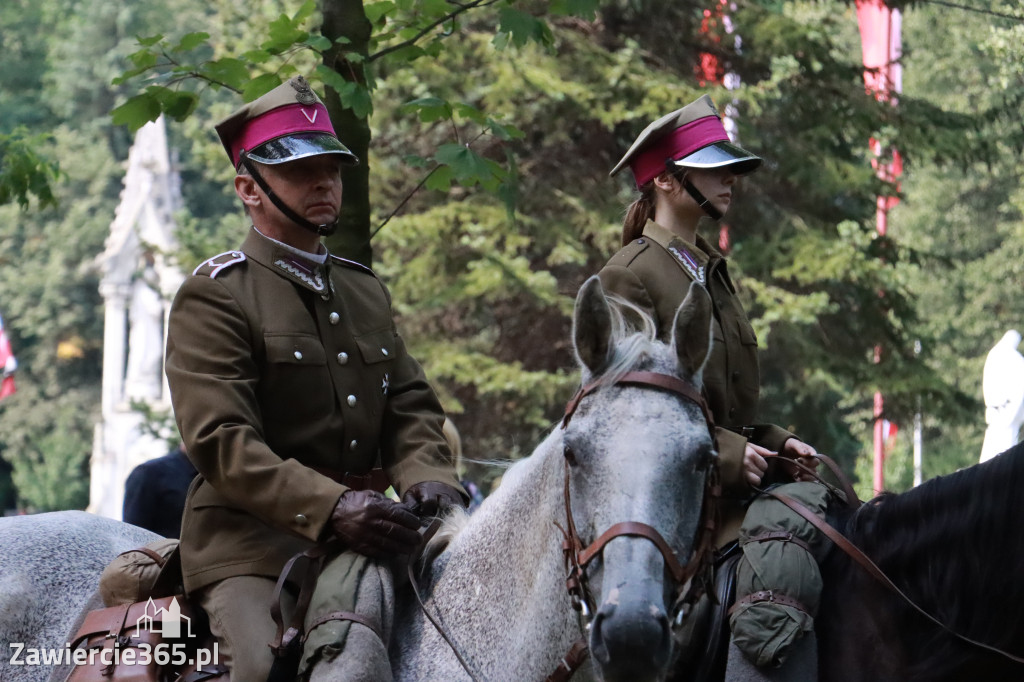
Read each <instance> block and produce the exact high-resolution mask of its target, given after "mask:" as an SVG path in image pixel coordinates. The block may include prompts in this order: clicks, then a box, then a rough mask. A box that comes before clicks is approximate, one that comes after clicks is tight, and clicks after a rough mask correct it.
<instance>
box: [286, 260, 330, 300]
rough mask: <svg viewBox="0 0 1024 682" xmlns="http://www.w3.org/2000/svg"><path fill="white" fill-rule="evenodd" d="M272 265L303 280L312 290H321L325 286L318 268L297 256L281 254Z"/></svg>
mask: <svg viewBox="0 0 1024 682" xmlns="http://www.w3.org/2000/svg"><path fill="white" fill-rule="evenodd" d="M274 265H276V266H277V267H279V268H281V269H282V270H284V271H285V272H287V273H288V274H289V275H291V276H292V277H295V278H296V279H298V280H299V281H301V282H303V283H304V284H306V285H307V286H308V287H309V288H311V289H313V291H318V292H322V291H323V290H324V288H325V285H324V277H323V275H322V274H320V270H319V268H315V267H313V266H311V265H310V264H309V263H306V262H304V261H302V260H299V259H298V258H288V257H287V256H282V257H280V258H278V259H277V260H275V261H274Z"/></svg>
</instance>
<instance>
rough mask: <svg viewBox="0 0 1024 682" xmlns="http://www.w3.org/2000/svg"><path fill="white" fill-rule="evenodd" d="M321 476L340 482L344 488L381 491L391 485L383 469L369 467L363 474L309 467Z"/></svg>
mask: <svg viewBox="0 0 1024 682" xmlns="http://www.w3.org/2000/svg"><path fill="white" fill-rule="evenodd" d="M310 469H312V470H313V471H315V472H317V473H318V474H320V475H321V476H326V477H327V478H329V479H331V480H332V481H334V482H335V483H340V484H342V485H343V486H345V487H346V488H352V489H353V490H376V491H377V492H379V493H383V492H384V491H386V490H387V489H388V488H390V487H391V481H390V480H389V479H388V475H387V474H386V473H384V470H383V469H370V471H368V472H367V473H365V474H354V473H352V472H349V471H338V470H337V469H322V468H320V467H310Z"/></svg>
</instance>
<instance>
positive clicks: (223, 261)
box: [192, 251, 245, 279]
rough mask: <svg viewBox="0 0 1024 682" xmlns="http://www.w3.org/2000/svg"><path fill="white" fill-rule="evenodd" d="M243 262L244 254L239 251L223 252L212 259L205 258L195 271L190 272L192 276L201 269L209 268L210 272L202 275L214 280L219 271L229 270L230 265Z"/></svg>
mask: <svg viewBox="0 0 1024 682" xmlns="http://www.w3.org/2000/svg"><path fill="white" fill-rule="evenodd" d="M244 260H245V254H244V253H242V252H241V251H225V252H224V253H219V254H217V255H216V256H214V257H213V258H207V259H206V260H204V261H203V262H202V263H200V264H199V265H197V266H196V269H195V270H193V271H192V274H193V275H198V274H199V272H200V270H202V269H203V268H206V267H208V268H210V271H209V272H207V273H204V274H206V275H208V276H209V278H210V279H214V278H215V277H216V276H217V275H219V274H220V271H221V270H223V269H224V268H229V267H231V266H232V265H236V264H238V263H241V262H243V261H244Z"/></svg>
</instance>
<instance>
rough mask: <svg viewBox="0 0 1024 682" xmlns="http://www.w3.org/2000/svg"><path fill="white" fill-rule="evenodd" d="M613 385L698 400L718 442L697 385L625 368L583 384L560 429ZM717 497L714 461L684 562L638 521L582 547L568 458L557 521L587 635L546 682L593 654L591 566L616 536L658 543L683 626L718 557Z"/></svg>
mask: <svg viewBox="0 0 1024 682" xmlns="http://www.w3.org/2000/svg"><path fill="white" fill-rule="evenodd" d="M610 385H616V386H638V387H641V388H653V389H656V390H661V391H666V392H669V393H674V394H675V395H678V396H679V397H681V398H683V399H684V400H686V401H689V402H691V403H693V404H695V405H696V406H697V407H699V408H700V410H701V412H702V413H703V415H704V419H705V421H706V422H707V427H708V431H709V432H710V434H711V440H712V442H714V441H715V427H714V420H713V419H712V417H711V411H710V410H709V409H708V405H707V401H706V400H705V399H704V396H703V395H701V393H700V391H699V390H697V388H696V387H695V386H694V385H693V384H691V383H689V382H687V381H684V380H682V379H680V378H679V377H676V376H672V375H670V374H660V373H657V372H627V373H626V374H624V375H623V376H621V377H619V378H618V379H617V380H616V381H614V382H593V383H590V384H587V385H585V386H583V387H581V388H580V389H579V391H577V392H576V395H575V396H573V398H572V400H570V401H569V404H568V405H567V406H566V408H565V415H564V416H563V418H562V429H565V428H566V427H567V426H568V425H569V421H570V420H571V419H572V417H573V415H574V414H575V413H576V410H577V408H579V405H580V402H581V401H582V400H583V399H584V398H586V397H587V396H588V395H590V394H592V393H594V392H596V391H597V390H599V389H600V388H602V387H605V386H610ZM719 495H720V488H719V485H718V466H717V464H713V465H712V466H711V467H710V468H709V470H708V474H707V476H706V477H705V482H704V499H703V502H702V506H701V515H700V522H699V524H698V529H697V540H696V542H695V546H696V549H695V550H694V552H693V556H692V557H691V558H690V560H689V561H688V562H686V563H685V564H683V563H681V562H680V561H679V557H678V556H677V554H676V552H675V550H673V549H672V548H671V546H669V544H668V542H666V541H665V538H664V537H662V535H661V533H659V532H658V530H657V529H656V528H654V527H653V526H650V525H648V524H646V523H641V522H639V521H622V522H619V523H616V524H614V525H612V526H611V527H610V528H608V530H606V531H605V532H604V533H602V534H601V535H600V536H599V537H598V538H597V539H596V540H594V541H593V542H591V543H590V544H589V545H584V543H583V541H582V539H581V538H580V535H579V532H578V531H577V529H576V523H575V521H574V520H573V515H572V500H571V495H570V485H569V460H568V458H567V459H566V460H565V485H564V492H563V497H564V499H565V528H563V527H562V526H561V524H559V523H558V522H557V521H556V522H555V525H557V526H558V529H559V530H560V531H561V532H562V536H563V541H562V553H563V555H564V559H565V567H566V573H567V577H566V580H565V586H566V589H567V590H568V592H569V596H570V599H571V601H572V606H573V608H574V609H575V610H576V611H577V612H579V614H580V619H581V629H582V630H583V637H581V638H580V639H578V640H577V641H576V642H574V643H573V645H572V646H571V647H570V649H569V651H568V652H567V653H566V655H565V656H564V657H563V658H562V661H561V663H560V664H559V665H558V667H557V668H556V669H555V671H554V672H553V673H551V675H549V676H548V677H547V678H546V682H565V681H566V680H568V679H570V678H571V677H572V675H573V673H574V672H575V671H576V670H577V669H578V668H579V667H580V666H581V665H583V663H584V662H585V661H586V659H587V657H588V656H589V648H588V645H587V640H586V636H587V633H589V631H590V625H591V622H592V620H593V614H594V610H595V609H594V601H593V596H592V593H591V590H590V586H589V583H588V579H587V567H588V566H589V564H590V563H591V562H592V561H593V560H594V559H595V558H596V557H599V556H601V553H602V551H603V550H604V547H605V545H607V544H608V543H609V542H610V541H612V540H614V539H615V538H618V537H635V538H643V539H645V540H648V541H650V542H651V543H652V544H653V545H654V546H655V547H657V549H658V551H659V552H660V553H661V556H662V558H663V559H664V561H665V569H666V570H667V571H668V573H669V575H670V576H671V577H672V580H673V582H674V584H675V589H674V597H673V605H672V610H673V614H672V616H673V617H672V627H673V628H676V627H679V626H680V625H681V624H682V622H683V619H684V618H685V616H686V615H687V608H688V607H690V608H692V606H693V604H694V603H696V602H697V600H698V599H699V598H700V596H701V594H702V593H703V591H704V583H705V580H704V579H702V578H698V579H695V578H697V576H698V575H700V574H704V573H706V572H707V571H708V570H709V569H710V566H711V561H712V559H713V555H714V547H713V542H714V534H715V501H716V500H717V498H718V496H719Z"/></svg>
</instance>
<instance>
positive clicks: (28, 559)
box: [0, 511, 159, 682]
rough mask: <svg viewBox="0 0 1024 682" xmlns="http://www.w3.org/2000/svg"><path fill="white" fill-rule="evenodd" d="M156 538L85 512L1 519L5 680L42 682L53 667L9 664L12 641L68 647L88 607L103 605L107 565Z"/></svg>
mask: <svg viewBox="0 0 1024 682" xmlns="http://www.w3.org/2000/svg"><path fill="white" fill-rule="evenodd" d="M157 537H159V536H157V535H155V534H153V533H151V532H149V531H148V530H143V529H142V528H137V527H135V526H130V525H128V524H126V523H121V522H119V521H114V520H112V519H106V518H103V517H100V516H94V515H92V514H87V513H85V512H80V511H67V512H53V513H50V514H36V515H32V516H12V517H9V518H4V519H0V681H2V682H44V681H45V680H46V679H47V677H48V676H49V674H50V667H49V666H39V667H36V666H25V665H10V661H11V655H12V652H13V649H12V648H11V644H12V643H18V644H24V645H25V647H26V649H29V648H34V649H41V648H51V649H52V648H59V647H62V646H64V642H65V641H67V638H68V635H69V633H70V632H71V631H72V630H73V629H74V628H75V624H76V622H77V621H78V619H79V616H80V615H81V612H82V610H83V608H102V606H103V604H102V603H101V602H100V601H99V599H98V598H94V595H95V592H96V588H97V585H98V583H99V576H100V573H101V572H102V571H103V569H104V568H105V567H106V565H107V564H108V563H110V561H111V560H112V559H113V558H114V557H115V556H117V555H118V554H120V553H121V552H123V551H125V550H128V549H132V548H133V547H140V546H142V545H144V544H146V543H147V542H151V541H152V540H154V539H156V538H157Z"/></svg>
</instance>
